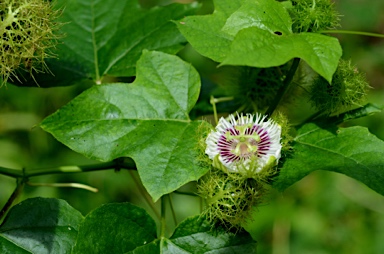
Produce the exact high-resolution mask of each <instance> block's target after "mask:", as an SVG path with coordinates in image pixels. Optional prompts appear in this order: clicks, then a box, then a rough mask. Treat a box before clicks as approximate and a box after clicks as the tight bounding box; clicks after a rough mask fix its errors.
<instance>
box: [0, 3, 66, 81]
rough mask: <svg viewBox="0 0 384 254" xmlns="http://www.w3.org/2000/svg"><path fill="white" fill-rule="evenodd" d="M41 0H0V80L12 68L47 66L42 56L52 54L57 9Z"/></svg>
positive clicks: (11, 75)
mask: <svg viewBox="0 0 384 254" xmlns="http://www.w3.org/2000/svg"><path fill="white" fill-rule="evenodd" d="M51 7H52V6H51V3H50V2H49V1H45V0H18V1H16V0H2V1H1V2H0V18H1V23H0V35H1V37H2V38H1V40H0V77H1V78H2V84H5V83H6V82H7V80H8V79H9V80H12V79H13V78H15V79H18V80H19V81H20V79H19V77H17V76H16V72H15V71H16V69H18V68H21V69H22V70H24V71H27V72H29V73H30V74H31V75H32V77H33V72H41V71H44V70H47V67H46V66H45V63H44V58H47V57H52V54H51V53H50V52H49V50H50V49H51V48H52V47H54V46H55V44H56V38H57V36H56V35H54V33H53V32H54V30H56V29H57V28H58V25H57V24H56V23H55V22H54V20H55V19H56V18H57V16H58V15H59V12H58V11H54V10H53V9H52V8H51Z"/></svg>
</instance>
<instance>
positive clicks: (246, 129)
mask: <svg viewBox="0 0 384 254" xmlns="http://www.w3.org/2000/svg"><path fill="white" fill-rule="evenodd" d="M266 118H267V116H262V115H261V114H255V115H253V114H247V115H246V116H243V114H241V115H239V114H237V119H235V117H234V116H233V115H229V117H228V120H226V119H224V118H221V119H220V121H219V123H218V124H217V126H216V130H214V131H211V133H210V134H209V135H208V137H207V139H206V141H205V142H206V144H207V148H206V150H205V153H206V154H207V155H208V156H209V158H210V159H211V160H213V166H215V167H217V168H221V169H223V166H224V169H226V170H227V171H228V172H244V171H248V172H251V173H258V172H260V171H261V170H262V169H264V168H266V167H271V166H275V165H277V162H278V160H279V159H280V152H281V144H280V136H281V127H280V125H278V124H277V123H275V122H274V121H273V120H271V119H268V120H267V121H265V120H266Z"/></svg>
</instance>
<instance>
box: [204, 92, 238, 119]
mask: <svg viewBox="0 0 384 254" xmlns="http://www.w3.org/2000/svg"><path fill="white" fill-rule="evenodd" d="M231 100H233V97H222V98H215V97H213V96H211V99H210V100H209V102H210V103H211V104H212V107H213V116H214V117H215V122H216V124H218V122H219V118H218V116H217V108H216V103H220V102H225V101H231Z"/></svg>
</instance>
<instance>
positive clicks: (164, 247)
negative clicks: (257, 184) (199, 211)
mask: <svg viewBox="0 0 384 254" xmlns="http://www.w3.org/2000/svg"><path fill="white" fill-rule="evenodd" d="M157 250H160V251H157ZM151 251H152V252H151ZM155 251H157V252H155ZM128 253H129V254H141V253H163V254H171V253H177V254H188V253H196V254H199V253H212V254H213V253H223V254H224V253H234V254H235V253H239V254H243V253H256V242H255V241H254V240H253V239H252V237H251V236H250V235H249V234H248V233H247V232H238V233H237V234H234V233H230V232H226V231H224V230H223V229H215V230H214V231H213V230H212V225H211V224H209V223H208V222H207V221H206V220H204V219H203V218H202V217H201V216H199V215H197V216H194V217H191V218H188V219H186V220H185V221H183V222H181V223H180V224H179V225H178V227H177V228H176V230H175V232H174V234H173V235H172V237H171V238H169V239H166V238H165V239H163V241H162V242H161V241H160V240H156V241H154V242H152V243H151V244H147V245H144V246H141V247H138V248H137V249H135V250H133V251H131V252H128Z"/></svg>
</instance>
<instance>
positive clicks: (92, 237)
mask: <svg viewBox="0 0 384 254" xmlns="http://www.w3.org/2000/svg"><path fill="white" fill-rule="evenodd" d="M155 238H156V224H155V222H154V221H153V219H152V218H151V217H150V216H149V215H148V214H147V212H146V211H145V210H144V209H142V208H139V207H137V206H134V205H132V204H129V203H118V204H106V205H103V206H101V207H99V208H97V209H95V210H93V211H92V212H91V213H89V214H88V215H87V216H86V217H85V219H84V221H83V223H82V224H81V226H80V229H79V234H78V237H77V241H76V245H75V246H74V248H73V252H72V253H73V254H76V253H79V254H84V253H125V252H128V251H130V250H133V249H135V248H136V247H137V246H141V245H145V244H146V243H150V242H152V241H153V240H155Z"/></svg>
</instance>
